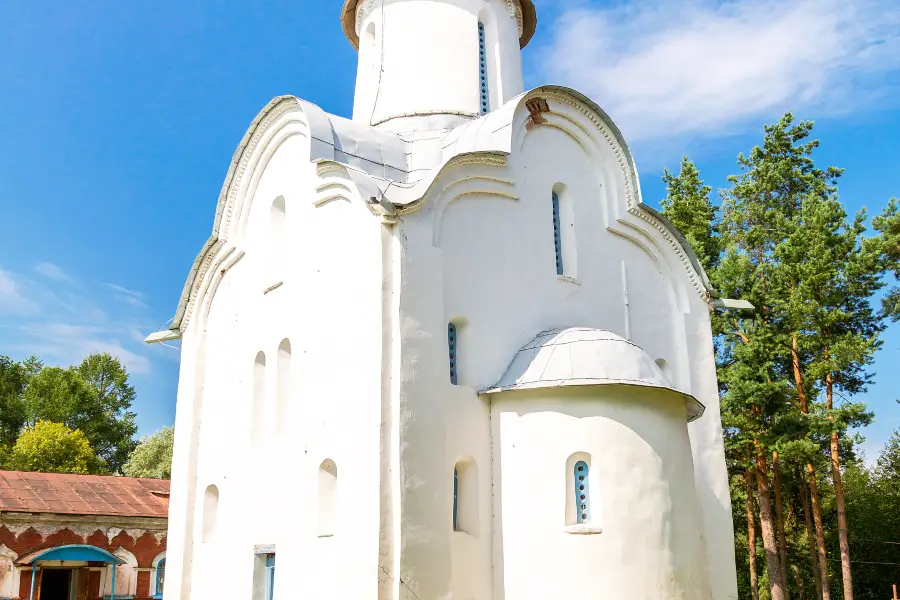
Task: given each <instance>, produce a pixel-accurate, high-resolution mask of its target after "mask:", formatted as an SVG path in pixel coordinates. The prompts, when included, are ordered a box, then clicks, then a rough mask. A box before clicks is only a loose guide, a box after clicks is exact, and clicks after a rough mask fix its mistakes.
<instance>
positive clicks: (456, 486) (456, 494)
mask: <svg viewBox="0 0 900 600" xmlns="http://www.w3.org/2000/svg"><path fill="white" fill-rule="evenodd" d="M453 531H459V469H458V468H456V467H453Z"/></svg>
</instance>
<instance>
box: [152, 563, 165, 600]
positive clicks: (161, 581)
mask: <svg viewBox="0 0 900 600" xmlns="http://www.w3.org/2000/svg"><path fill="white" fill-rule="evenodd" d="M165 583H166V559H164V558H163V559H161V560H160V561H159V562H158V563H156V593H155V594H153V597H154V598H162V597H163V588H164V586H165Z"/></svg>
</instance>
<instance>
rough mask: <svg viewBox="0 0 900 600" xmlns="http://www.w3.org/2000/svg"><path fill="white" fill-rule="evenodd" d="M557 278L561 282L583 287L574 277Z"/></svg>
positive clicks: (558, 276) (560, 276) (562, 276)
mask: <svg viewBox="0 0 900 600" xmlns="http://www.w3.org/2000/svg"><path fill="white" fill-rule="evenodd" d="M556 278H557V279H558V280H560V281H566V282H568V283H574V284H575V285H581V282H580V281H578V280H577V279H575V278H574V277H569V276H568V275H557V276H556Z"/></svg>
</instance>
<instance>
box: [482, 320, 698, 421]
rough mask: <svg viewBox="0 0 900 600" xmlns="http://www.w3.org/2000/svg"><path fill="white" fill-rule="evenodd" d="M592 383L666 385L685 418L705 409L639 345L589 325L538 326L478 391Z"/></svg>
mask: <svg viewBox="0 0 900 600" xmlns="http://www.w3.org/2000/svg"><path fill="white" fill-rule="evenodd" d="M591 385H626V386H633V387H647V388H657V389H665V390H669V391H671V392H674V393H676V394H678V395H679V396H681V397H683V398H684V399H685V400H686V401H687V409H688V421H694V420H696V419H699V418H700V417H701V416H702V415H703V411H704V406H703V404H701V403H700V401H699V400H697V399H696V398H694V397H693V396H691V395H690V394H687V393H685V392H683V391H681V390H679V389H677V388H675V387H674V386H673V385H672V383H671V382H670V381H669V380H668V378H667V377H666V376H665V374H664V373H663V372H662V369H660V368H659V366H658V365H657V364H656V363H655V362H654V361H653V359H652V358H651V357H650V356H649V355H648V354H647V353H646V352H644V350H643V349H642V348H641V347H640V346H637V345H636V344H633V343H631V342H629V341H628V340H626V339H624V338H622V337H620V336H618V335H616V334H614V333H612V332H610V331H604V330H602V329H592V328H587V327H572V328H569V329H552V330H548V331H542V332H541V333H539V334H538V335H537V336H536V337H535V338H534V339H533V340H531V341H530V342H528V343H527V344H525V346H523V347H522V349H521V350H519V351H518V352H517V353H516V356H515V357H514V358H513V360H512V362H511V363H510V365H509V367H508V368H507V369H506V373H504V374H503V377H501V378H500V381H498V382H497V383H496V384H494V385H492V386H490V388H488V389H486V390H483V391H482V392H481V393H483V394H495V393H499V392H505V391H512V390H527V389H537V388H549V387H564V386H591Z"/></svg>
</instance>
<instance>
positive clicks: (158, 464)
mask: <svg viewBox="0 0 900 600" xmlns="http://www.w3.org/2000/svg"><path fill="white" fill-rule="evenodd" d="M174 443H175V429H174V428H173V427H164V428H162V429H160V430H159V431H157V432H156V433H154V434H153V435H151V436H148V437H145V438H144V439H142V440H141V442H140V443H139V444H138V446H137V448H135V449H134V452H132V453H131V456H130V457H129V459H128V462H126V463H125V467H124V468H123V469H122V471H123V472H124V473H125V475H128V476H129V477H151V478H154V479H168V478H169V477H171V476H172V447H173V445H174Z"/></svg>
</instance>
